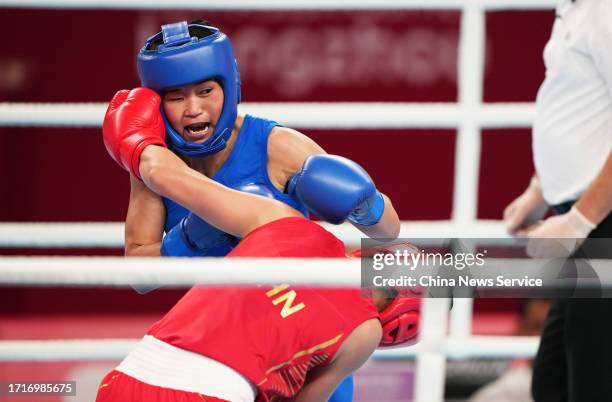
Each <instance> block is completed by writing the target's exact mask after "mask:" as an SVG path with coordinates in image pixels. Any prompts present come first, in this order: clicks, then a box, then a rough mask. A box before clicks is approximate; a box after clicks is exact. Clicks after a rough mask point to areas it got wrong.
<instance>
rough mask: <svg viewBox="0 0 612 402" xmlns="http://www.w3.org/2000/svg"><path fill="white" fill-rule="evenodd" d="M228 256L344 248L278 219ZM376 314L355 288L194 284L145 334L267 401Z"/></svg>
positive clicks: (334, 253) (309, 226) (302, 224)
mask: <svg viewBox="0 0 612 402" xmlns="http://www.w3.org/2000/svg"><path fill="white" fill-rule="evenodd" d="M230 256H234V257H236V256H241V257H270V256H279V257H344V256H345V254H344V245H343V244H342V242H341V241H340V240H338V239H337V238H336V237H335V236H334V235H332V234H331V233H329V232H328V231H326V230H325V229H323V228H322V227H320V226H319V225H317V224H315V223H312V222H310V221H308V220H306V219H303V218H285V219H280V220H278V221H274V222H271V223H269V224H267V225H264V226H262V227H260V228H258V229H256V230H254V231H253V232H251V233H249V235H248V236H247V237H245V238H244V240H243V241H242V242H241V243H240V244H239V245H238V246H237V247H236V248H235V249H234V251H232V253H231V254H230ZM287 269H288V270H289V269H291V267H287ZM376 317H378V313H377V312H376V309H375V307H374V305H373V303H372V301H371V300H370V299H365V298H362V296H361V291H360V290H358V289H329V288H317V289H312V288H310V289H307V288H293V287H291V286H289V285H278V286H276V287H271V286H268V287H265V286H261V287H204V286H197V287H194V288H192V289H191V290H189V292H187V293H186V294H185V296H183V298H182V299H181V300H180V301H179V302H178V303H177V304H176V305H175V306H174V307H173V308H172V310H170V312H168V314H167V315H166V316H165V317H164V318H162V319H161V320H160V321H159V322H157V323H156V324H154V325H153V327H152V328H151V329H150V330H149V334H150V335H153V336H154V337H156V338H157V339H160V340H162V341H164V342H167V343H169V344H171V345H174V346H176V347H179V348H182V349H185V350H189V351H192V352H195V353H199V354H202V355H204V356H207V357H210V358H212V359H215V360H217V361H219V362H221V363H223V364H225V365H227V366H229V367H231V368H233V369H234V370H236V371H238V372H239V373H241V374H242V375H244V376H245V377H246V378H248V379H249V380H250V381H251V382H252V383H253V384H255V385H256V386H257V388H258V397H257V400H258V401H269V400H270V398H271V397H272V396H274V395H279V396H282V397H291V396H293V395H295V394H296V393H297V392H298V391H299V390H300V388H301V387H302V385H303V384H304V380H305V378H306V373H307V372H308V370H310V369H312V368H313V367H316V366H319V365H325V364H328V363H330V362H331V360H332V359H333V357H334V355H335V353H336V352H337V350H338V348H339V347H340V345H342V342H343V341H344V340H345V339H346V337H347V336H348V335H349V334H350V333H351V332H352V331H353V330H354V329H355V328H356V327H357V326H358V325H360V324H361V323H363V322H364V321H366V320H368V319H371V318H376Z"/></svg>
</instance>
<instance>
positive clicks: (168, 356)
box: [117, 335, 256, 402]
mask: <svg viewBox="0 0 612 402" xmlns="http://www.w3.org/2000/svg"><path fill="white" fill-rule="evenodd" d="M117 371H121V372H122V373H125V374H127V375H129V376H130V377H133V378H135V379H137V380H139V381H142V382H144V383H146V384H149V385H156V386H159V387H164V388H170V389H177V390H181V391H188V392H197V393H200V394H204V395H208V396H214V397H217V398H221V399H226V400H228V401H231V402H253V401H254V400H255V395H256V389H255V387H254V386H253V384H251V382H249V380H247V379H246V378H245V377H244V376H243V375H241V374H240V373H238V372H237V371H236V370H234V369H232V368H230V367H228V366H226V365H225V364H222V363H219V362H218V361H216V360H213V359H210V358H208V357H206V356H202V355H200V354H197V353H193V352H190V351H188V350H184V349H180V348H177V347H175V346H172V345H170V344H168V343H166V342H162V341H160V340H159V339H156V338H155V337H153V336H151V335H145V337H144V338H142V340H141V341H140V342H139V343H138V345H137V346H136V348H134V350H132V351H131V352H130V354H129V355H128V356H127V357H126V358H125V359H124V360H123V361H122V362H121V363H120V364H119V366H118V367H117Z"/></svg>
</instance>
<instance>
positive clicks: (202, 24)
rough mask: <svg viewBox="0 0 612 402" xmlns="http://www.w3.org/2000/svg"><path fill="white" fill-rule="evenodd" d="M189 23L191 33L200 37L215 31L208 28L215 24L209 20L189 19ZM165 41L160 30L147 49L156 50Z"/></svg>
mask: <svg viewBox="0 0 612 402" xmlns="http://www.w3.org/2000/svg"><path fill="white" fill-rule="evenodd" d="M187 25H188V26H189V28H188V29H189V35H191V36H195V37H196V38H198V39H200V38H205V37H207V36H209V35H212V34H213V33H214V31H213V30H211V29H209V28H207V27H212V26H214V25H212V24H211V23H210V22H209V21H207V20H192V21H189V23H188V24H187ZM163 43H164V37H163V35H162V34H161V32H160V33H159V34H158V35H156V38H155V39H153V40H152V41H151V43H149V46H147V49H146V50H156V49H157V48H158V47H159V45H161V44H163Z"/></svg>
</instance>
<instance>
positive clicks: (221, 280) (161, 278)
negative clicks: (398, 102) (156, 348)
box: [0, 256, 612, 289]
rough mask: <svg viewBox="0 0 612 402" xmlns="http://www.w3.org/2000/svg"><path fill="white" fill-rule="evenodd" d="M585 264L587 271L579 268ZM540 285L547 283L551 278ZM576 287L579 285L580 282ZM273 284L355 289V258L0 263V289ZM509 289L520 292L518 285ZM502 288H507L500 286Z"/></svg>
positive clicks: (599, 267) (541, 263) (606, 268)
mask: <svg viewBox="0 0 612 402" xmlns="http://www.w3.org/2000/svg"><path fill="white" fill-rule="evenodd" d="M484 261H485V265H484V268H483V269H479V270H472V271H467V272H464V274H469V275H472V276H473V277H483V278H484V277H485V276H486V277H488V278H490V277H492V276H495V275H498V274H503V273H504V272H513V273H515V274H516V275H517V276H518V277H521V276H522V275H533V274H534V273H536V274H537V273H538V272H540V271H541V270H542V269H545V268H546V267H547V266H548V265H547V264H548V263H549V262H550V261H551V260H549V259H516V258H486V259H485V260H484ZM587 263H588V266H587V265H585V264H587ZM585 264H581V266H582V265H584V268H587V267H588V269H589V272H590V271H591V270H592V272H593V273H594V274H595V275H597V276H596V278H595V279H596V280H597V281H598V283H599V284H600V285H602V286H604V287H605V288H606V289H607V288H609V285H612V260H609V259H590V260H588V262H586V261H585ZM430 268H431V267H430ZM551 269H552V268H551ZM581 269H582V268H581ZM424 272H429V271H424ZM457 272H459V270H457ZM381 275H382V273H381ZM583 279H584V280H585V281H587V282H585V283H590V282H588V281H589V280H590V277H589V278H583ZM546 280H551V281H552V280H553V277H550V278H547V279H546ZM576 281H578V282H579V281H580V279H576ZM578 282H576V283H578ZM276 283H288V284H293V285H304V286H332V287H333V286H347V287H360V286H361V260H360V259H359V258H349V259H347V258H214V257H213V258H180V257H179V258H158V257H138V258H136V257H132V258H124V257H21V256H19V257H0V285H10V286H30V285H36V286H48V285H52V286H57V285H63V286H65V285H67V286H135V285H163V286H191V285H194V284H207V285H262V284H276ZM551 283H553V282H551ZM561 283H562V282H559V284H561ZM572 283H573V282H572ZM514 287H516V288H519V289H521V288H522V287H521V285H520V284H518V283H517V284H515V285H514ZM505 288H510V287H509V286H505Z"/></svg>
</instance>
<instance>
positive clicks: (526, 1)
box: [0, 0, 556, 402]
mask: <svg viewBox="0 0 612 402" xmlns="http://www.w3.org/2000/svg"><path fill="white" fill-rule="evenodd" d="M555 4H556V3H555V0H428V1H423V0H359V1H354V2H330V1H327V0H296V1H293V2H286V1H280V0H275V1H268V2H261V1H259V0H241V1H233V2H228V1H227V0H211V1H207V2H201V1H199V0H173V1H168V0H147V1H143V0H140V1H138V0H98V1H95V2H86V1H82V0H0V7H18V8H80V9H88V8H96V9H104V8H111V9H147V8H154V9H180V8H186V9H206V10H318V11H321V10H384V9H429V10H435V9H458V10H460V11H461V12H462V14H461V28H460V41H459V55H458V66H459V74H458V76H459V80H458V98H459V100H458V103H456V104H435V103H432V104H411V103H390V104H371V103H361V104H359V103H357V104H353V103H349V104H344V103H325V104H305V103H302V104H281V103H278V104H245V105H243V108H242V109H243V111H248V112H252V113H256V114H260V115H263V116H269V117H273V118H275V119H278V120H282V121H283V122H284V123H285V124H287V125H290V126H295V127H299V128H347V129H348V128H409V127H411V128H435V127H438V128H456V129H457V147H456V158H455V192H454V194H453V211H452V219H451V221H445V222H444V223H442V224H441V225H442V226H434V224H433V223H432V224H430V223H423V224H421V223H416V224H412V223H409V222H404V223H403V225H402V236H405V234H408V233H411V227H412V226H414V225H424V226H423V227H421V228H419V230H421V229H423V228H425V226H427V225H429V226H428V228H427V229H423V230H424V231H428V230H430V229H431V231H430V232H429V233H433V232H434V228H435V229H436V230H444V229H446V230H448V231H449V232H451V233H457V234H461V236H457V237H466V236H465V235H464V233H466V232H467V233H477V232H479V230H482V229H483V227H484V226H487V225H489V224H488V223H484V222H480V221H477V220H476V211H477V193H478V177H479V160H480V145H481V144H480V130H481V129H482V128H499V127H528V126H529V125H530V124H531V121H532V117H533V105H532V104H528V103H527V104H483V102H482V82H483V68H484V40H485V13H486V11H487V10H510V9H517V10H518V9H552V8H554V5H555ZM105 107H106V105H100V104H45V105H37V104H16V103H0V125H5V126H6V125H11V126H16V125H19V126H22V125H29V126H36V125H43V126H86V127H98V126H99V125H100V123H101V116H102V115H103V111H104V109H105ZM32 110H36V112H35V113H33V112H32ZM260 110H261V112H260ZM332 110H333V111H332ZM374 111H375V113H374ZM312 113H317V114H318V115H320V116H321V118H319V117H318V118H317V119H316V120H317V121H316V122H314V121H313V120H314V119H308V118H305V116H307V115H311V114H312ZM36 114H40V116H37V117H36V118H32V116H34V115H36ZM80 114H82V116H79V115H80ZM382 134H384V132H381V135H382ZM6 225H7V224H3V225H2V226H1V227H0V234H1V236H0V242H1V243H2V244H1V246H4V247H7V246H10V247H19V246H20V244H21V245H22V246H24V245H28V244H29V246H32V244H31V243H32V242H38V244H45V243H46V244H49V243H53V244H54V245H58V246H59V245H60V244H58V243H59V241H58V242H55V240H53V239H51V238H53V237H59V238H62V239H63V240H67V241H66V242H64V243H63V244H62V245H63V246H66V245H70V244H71V242H73V244H76V243H79V240H78V239H76V237H77V236H72V235H74V232H72V235H61V236H58V233H57V232H56V231H54V230H53V229H57V228H58V226H49V225H46V224H43V225H37V224H26V225H24V226H23V231H21V229H20V230H19V231H21V232H22V233H21V236H18V238H20V239H21V240H17V241H15V240H11V239H10V237H11V236H12V235H10V236H7V234H6V233H5V232H4V231H3V230H4V229H5V228H6V227H7V226H6ZM10 225H12V224H10ZM64 225H65V224H64ZM67 225H70V224H67ZM77 225H78V224H77ZM107 225H108V226H102V224H95V225H94V226H92V233H97V234H101V236H100V239H101V240H100V242H101V243H105V244H110V243H112V242H115V243H114V244H115V245H119V244H118V243H119V241H117V238H118V237H117V235H116V233H117V232H116V231H117V230H118V228H117V226H114V225H117V224H113V223H110V224H107ZM501 229H502V226H501V225H500V224H499V223H492V224H491V225H490V226H489V227H488V228H487V230H492V231H493V232H495V233H499V236H498V235H496V237H501V236H502V234H503V233H502V232H501ZM87 230H89V229H87ZM344 230H345V229H341V231H344ZM28 231H29V233H30V235H31V238H32V239H34V240H28V236H29V235H28ZM96 231H97V232H96ZM113 231H114V232H113ZM110 232H113V233H115V234H109V233H110ZM440 233H441V232H440V231H438V232H437V233H436V234H435V235H434V236H435V237H439V236H440ZM350 236H355V235H354V234H353V235H350ZM423 237H425V236H423ZM341 238H342V236H341ZM353 239H354V238H353ZM343 240H345V239H344V238H343ZM20 242H21V243H20ZM84 243H85V242H84V241H83V242H81V243H79V244H84ZM94 243H95V242H94ZM88 244H92V243H88ZM43 247H44V246H43ZM82 247H85V245H82ZM106 247H109V246H108V245H107V246H106ZM447 306H448V300H446V299H426V301H425V303H424V309H423V323H422V327H421V335H422V337H423V339H424V342H423V343H422V344H421V345H420V346H419V348H418V355H417V362H418V363H417V364H418V370H417V379H416V395H415V401H416V402H441V401H443V391H444V369H445V359H446V354H447V351H448V348H450V346H448V345H453V342H455V344H456V345H457V349H458V350H459V349H461V348H462V347H467V346H468V345H470V344H472V343H473V342H474V341H475V340H477V339H478V338H476V337H474V336H472V335H471V318H472V305H471V300H470V299H458V300H456V303H455V305H454V307H453V311H452V313H451V322H450V334H451V336H450V338H446V334H445V331H444V328H441V327H444V326H441V325H440V323H446V319H447V316H448V309H447ZM534 344H535V341H534V343H532V344H530V346H529V347H530V348H532V349H529V348H528V349H529V351H531V352H533V350H534V349H533V346H534ZM462 345H463V346H462ZM513 347H514V346H513V341H511V340H509V339H501V338H500V339H499V340H498V343H497V344H495V347H494V348H491V349H490V350H488V352H494V351H495V350H497V349H499V350H503V349H504V348H509V349H512V348H513ZM451 350H452V348H451ZM483 350H484V349H483ZM512 350H514V349H512Z"/></svg>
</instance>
